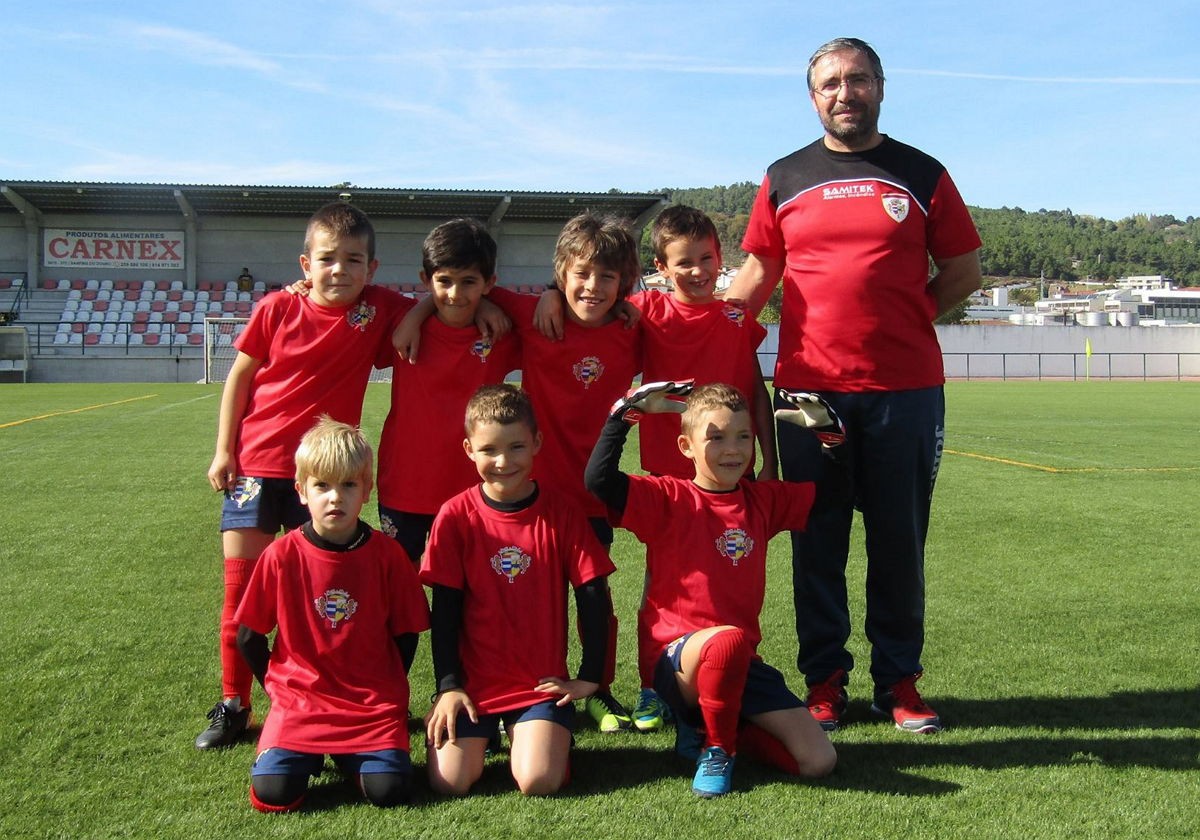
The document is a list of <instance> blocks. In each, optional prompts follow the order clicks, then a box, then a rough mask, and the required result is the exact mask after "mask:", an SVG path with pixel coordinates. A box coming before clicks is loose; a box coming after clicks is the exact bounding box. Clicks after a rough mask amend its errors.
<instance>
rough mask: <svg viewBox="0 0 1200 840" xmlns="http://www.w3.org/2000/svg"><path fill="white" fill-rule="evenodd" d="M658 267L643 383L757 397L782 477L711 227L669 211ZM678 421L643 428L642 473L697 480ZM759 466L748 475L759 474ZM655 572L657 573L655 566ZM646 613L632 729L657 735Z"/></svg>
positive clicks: (749, 324) (549, 317) (700, 218)
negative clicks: (720, 386)
mask: <svg viewBox="0 0 1200 840" xmlns="http://www.w3.org/2000/svg"><path fill="white" fill-rule="evenodd" d="M650 242H651V246H652V247H653V249H654V266H655V268H657V269H658V271H659V273H660V274H661V275H662V276H663V277H664V278H665V279H667V280H669V281H670V282H671V293H670V294H663V293H661V292H658V291H643V292H638V293H637V294H634V295H632V296H631V297H630V298H629V301H630V303H631V304H632V305H633V306H635V307H637V309H638V310H639V311H640V312H641V316H642V317H641V321H640V324H641V328H642V336H643V338H642V340H643V365H642V381H643V382H662V381H671V380H676V381H678V380H683V379H689V380H691V381H693V382H694V383H695V384H697V385H704V384H707V383H709V382H725V383H728V384H730V385H733V386H734V387H735V388H737V389H738V390H739V391H741V392H742V393H743V394H746V395H747V396H749V397H750V402H751V416H752V419H753V428H754V432H755V436H756V437H757V439H758V444H759V451H760V454H761V456H762V463H761V466H760V468H759V474H758V477H759V478H760V479H770V478H775V477H776V458H775V426H774V418H773V417H772V414H771V397H770V395H769V394H768V393H767V388H766V385H765V384H764V383H763V378H762V371H761V369H760V368H759V365H758V354H757V351H758V346H759V344H761V343H762V340H763V338H765V337H766V334H767V333H766V330H765V329H764V328H763V327H762V326H761V325H760V324H759V323H758V322H757V321H756V320H755V319H754V318H747V317H746V313H745V310H744V309H743V308H742V306H741V305H740V304H739V303H734V302H726V301H723V300H721V299H720V298H718V297H717V295H716V291H717V279H718V277H719V275H720V273H721V241H720V239H719V238H718V235H717V228H716V225H714V224H713V221H712V219H710V218H709V217H708V216H707V215H705V214H704V213H703V212H701V211H700V210H697V209H695V208H692V207H686V206H684V205H676V206H674V207H668V208H667V209H666V210H664V211H663V212H662V213H660V214H659V216H658V218H656V219H655V220H654V224H653V226H652V227H651V230H650ZM545 297H546V299H545V300H544V302H543V303H542V304H541V305H540V311H539V316H538V322H539V324H541V325H543V326H544V327H545V328H546V330H547V331H548V332H549V333H551V334H554V333H555V332H557V325H558V323H559V322H560V320H561V319H560V317H559V315H558V307H557V306H556V305H555V304H556V302H557V300H556V296H553V295H547V296H545ZM678 437H679V418H678V417H677V416H676V415H675V414H674V413H669V414H648V415H646V416H645V417H644V418H643V419H642V420H641V422H640V424H639V426H638V439H639V449H640V451H641V459H642V469H643V470H645V471H646V472H648V473H650V474H651V475H673V476H676V477H677V478H687V479H690V478H691V477H692V476H693V475H694V474H695V466H694V465H693V464H692V462H691V461H690V460H688V459H687V458H686V457H684V456H683V454H682V453H681V452H680V451H679V446H678V445H677V444H676V440H677V439H678ZM753 466H754V463H753V459H752V460H751V462H750V464H748V465H747V468H746V469H747V473H748V474H752V472H753ZM647 564H648V565H653V564H652V563H651V562H650V561H649V560H648V561H647ZM642 618H643V614H642V613H641V612H639V618H638V675H639V677H640V678H641V686H642V690H641V696H640V697H639V699H638V705H637V708H635V709H634V711H633V715H632V717H633V725H634V726H635V727H637V728H638V729H639V730H642V731H645V732H650V731H654V730H657V729H661V728H662V726H663V724H664V718H665V714H664V713H665V712H666V709H665V708H664V707H663V704H662V701H661V700H660V698H659V697H658V695H657V694H656V693H655V692H654V690H653V688H651V686H652V685H653V682H654V663H655V662H656V661H657V659H658V648H657V647H656V646H655V645H653V644H650V642H649V637H648V634H647V628H646V627H645V623H644V621H643V620H642Z"/></svg>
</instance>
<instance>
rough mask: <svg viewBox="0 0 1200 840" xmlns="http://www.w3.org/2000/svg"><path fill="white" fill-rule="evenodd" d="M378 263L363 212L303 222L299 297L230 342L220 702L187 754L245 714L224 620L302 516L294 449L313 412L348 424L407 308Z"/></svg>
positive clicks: (238, 727)
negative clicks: (383, 280) (268, 552)
mask: <svg viewBox="0 0 1200 840" xmlns="http://www.w3.org/2000/svg"><path fill="white" fill-rule="evenodd" d="M378 265H379V263H378V261H377V260H376V259H375V231H374V228H373V227H372V225H371V221H370V219H368V218H367V216H366V214H364V213H363V212H362V211H361V210H358V209H357V208H355V207H353V206H351V205H349V204H346V203H344V202H335V203H333V204H328V205H326V206H325V207H322V208H321V209H320V210H318V211H317V212H316V213H315V214H314V215H313V216H312V218H310V219H309V221H308V227H307V229H306V231H305V236H304V253H303V254H301V255H300V267H301V269H303V271H304V275H305V278H306V279H307V280H308V282H309V283H311V292H310V293H309V294H308V295H307V296H297V295H291V294H286V293H276V294H271V295H267V296H266V297H265V298H263V300H262V301H261V302H259V304H258V305H257V306H256V307H255V309H254V313H253V315H252V316H251V317H250V323H249V325H248V326H247V327H246V330H245V332H243V333H242V335H241V336H240V337H239V338H238V340H237V343H236V345H235V346H236V347H237V350H238V353H237V357H236V358H235V359H234V362H233V367H232V368H231V369H230V372H229V378H228V379H227V380H226V381H225V388H224V391H223V392H222V395H221V408H220V414H219V420H218V426H217V443H216V452H215V454H214V455H213V461H212V465H211V466H210V467H209V468H208V480H209V483H210V484H211V485H212V488H213V489H214V490H217V491H220V492H223V493H224V494H225V502H224V506H223V508H222V511H221V532H222V533H221V542H222V549H223V552H224V557H225V561H224V564H225V571H224V575H225V598H224V603H223V605H222V610H221V686H222V691H223V694H222V697H223V698H224V699H223V700H222V701H221V702H218V703H217V704H216V705H215V706H213V708H212V710H211V711H210V712H209V713H208V718H209V721H210V724H209V726H208V727H207V728H206V729H205V730H204V731H203V732H201V733H200V734H199V735H198V736H197V737H196V747H197V748H199V749H210V748H214V747H225V746H228V745H230V744H232V743H234V742H235V741H236V740H237V739H238V738H239V737H240V736H241V735H242V733H243V732H244V731H245V729H246V725H247V724H248V723H249V718H250V690H251V686H252V683H253V677H252V675H251V673H250V671H249V669H248V668H247V667H246V664H245V662H244V661H243V660H242V657H241V656H240V655H239V654H238V651H237V641H236V635H237V625H236V623H235V622H234V621H233V615H234V612H235V610H236V609H237V605H238V602H239V601H240V600H241V595H242V591H243V589H244V588H245V586H246V582H247V581H248V580H249V579H250V573H251V572H252V571H253V569H254V564H255V562H256V561H257V560H258V557H259V556H260V555H261V554H262V553H263V551H264V550H265V549H266V547H267V546H268V545H270V544H271V541H272V540H274V539H275V535H276V534H277V533H278V532H279V531H280V529H290V528H295V527H296V526H298V525H300V524H301V523H302V522H304V521H305V520H306V519H307V518H308V512H307V511H306V510H305V508H304V506H303V505H302V504H301V503H300V500H299V499H298V498H297V496H296V489H295V483H294V476H295V471H296V467H295V462H294V458H293V456H294V453H295V451H296V447H297V446H298V445H299V443H300V438H301V436H302V435H303V434H304V433H305V431H307V430H308V429H309V427H311V426H312V424H313V421H314V420H315V419H316V418H317V417H319V416H320V415H322V414H329V415H330V416H332V417H333V418H334V419H335V420H339V421H341V422H344V423H349V424H351V425H355V424H357V423H358V421H359V417H360V416H361V414H362V403H363V396H364V394H365V393H366V388H367V380H368V378H369V377H370V373H371V365H372V362H374V361H375V359H376V357H377V356H378V354H379V353H380V352H381V348H385V347H388V346H389V343H390V342H389V339H390V337H391V334H392V331H393V329H394V328H395V326H396V325H397V323H398V322H399V320H400V317H401V316H402V315H403V314H404V312H406V311H407V310H408V309H409V308H410V307H411V306H412V301H411V300H410V299H408V298H405V297H403V296H401V295H400V294H398V293H396V292H392V291H390V290H388V289H384V288H382V287H378V286H371V285H368V284H369V283H370V281H371V278H372V277H373V276H374V274H375V270H376V268H377V267H378Z"/></svg>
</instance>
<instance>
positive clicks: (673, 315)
mask: <svg viewBox="0 0 1200 840" xmlns="http://www.w3.org/2000/svg"><path fill="white" fill-rule="evenodd" d="M630 300H631V302H632V303H633V305H634V306H636V307H637V308H638V309H640V310H641V312H642V320H641V324H642V333H643V341H644V347H643V352H644V353H645V364H643V366H642V381H643V382H662V381H665V380H679V379H689V378H690V379H695V380H696V384H697V385H707V384H709V383H711V382H724V383H725V384H727V385H732V386H734V387H735V388H737V389H738V390H739V391H741V392H742V393H743V394H745V395H746V398H747V399H749V400H751V401H753V400H754V399H755V397H756V396H757V393H758V391H757V389H758V382H759V381H760V380H761V379H762V373H761V371H760V370H759V367H758V358H757V355H756V351H757V349H758V345H759V344H761V343H762V340H763V338H765V337H766V335H767V331H766V329H765V328H763V326H762V325H761V324H759V323H758V322H757V321H755V320H754V319H753V318H751V317H748V316H747V315H746V312H745V310H743V309H742V308H741V307H737V306H730V305H729V304H727V303H725V302H724V301H713V302H712V303H703V304H690V303H682V302H680V301H678V300H676V299H675V298H674V296H672V295H670V294H664V293H662V292H639V293H638V294H636V295H634V296H633V297H632V298H630ZM751 414H752V415H753V412H751ZM678 439H679V415H677V414H647V415H645V416H644V417H642V419H641V420H640V421H638V440H639V445H640V447H641V452H642V469H644V470H646V471H647V472H650V473H654V474H656V475H673V476H677V477H678V478H687V479H690V478H692V477H693V476H694V475H695V474H696V470H695V466H694V465H693V463H692V462H691V461H690V460H689V459H688V458H686V457H685V456H684V455H683V453H681V452H680V451H679V445H678V443H677V441H678ZM753 467H754V465H753V464H751V465H750V467H749V468H748V471H752V470H753Z"/></svg>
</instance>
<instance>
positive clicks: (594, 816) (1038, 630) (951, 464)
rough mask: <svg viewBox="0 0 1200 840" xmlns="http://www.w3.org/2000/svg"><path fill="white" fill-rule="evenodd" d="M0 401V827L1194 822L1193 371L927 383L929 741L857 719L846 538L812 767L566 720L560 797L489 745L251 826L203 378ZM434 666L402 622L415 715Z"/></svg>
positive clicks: (788, 616)
mask: <svg viewBox="0 0 1200 840" xmlns="http://www.w3.org/2000/svg"><path fill="white" fill-rule="evenodd" d="M0 394H2V395H3V399H0V457H2V459H3V463H4V464H5V466H6V467H7V470H6V474H7V477H8V482H7V489H6V490H5V492H4V494H3V500H4V504H3V507H2V508H0V525H2V527H3V538H2V541H0V569H3V571H4V579H5V583H6V586H7V591H8V593H9V595H8V607H7V608H6V609H5V610H4V611H3V613H2V614H0V637H2V638H3V640H4V642H3V645H2V646H0V664H2V667H3V673H4V674H5V675H6V677H7V703H6V704H5V705H6V709H5V713H4V715H3V716H2V717H0V780H2V783H0V835H3V836H5V837H39V838H40V837H63V838H68V837H69V838H85V837H86V838H116V837H181V838H189V840H196V838H209V837H212V838H233V839H235V840H236V838H249V837H259V836H270V837H273V838H287V837H310V836H313V837H316V836H320V837H339V838H353V837H381V836H391V837H439V838H441V837H466V836H472V837H538V838H543V837H568V836H569V837H618V838H625V837H628V838H638V840H645V838H649V837H655V836H678V837H685V836H686V837H695V836H718V837H720V836H724V837H755V838H760V837H791V836H803V837H838V838H855V837H863V838H867V837H870V838H877V837H904V836H909V837H936V838H958V837H963V838H968V837H970V838H975V837H979V838H990V837H997V838H998V837H1005V838H1011V837H1034V838H1041V837H1045V838H1059V837H1080V838H1090V837H1104V838H1108V837H1132V836H1141V835H1147V834H1148V835H1151V836H1155V837H1194V836H1196V825H1197V821H1198V818H1200V806H1198V802H1200V800H1198V798H1197V795H1196V792H1197V790H1200V737H1198V731H1200V691H1198V689H1197V676H1196V673H1197V672H1196V662H1197V651H1198V649H1200V610H1198V607H1200V584H1198V580H1200V575H1198V574H1197V572H1198V569H1200V567H1198V565H1197V560H1196V546H1197V535H1196V526H1195V521H1196V513H1195V508H1196V504H1195V498H1196V494H1195V488H1196V487H1197V486H1198V482H1200V447H1198V446H1197V442H1198V436H1200V386H1198V385H1196V384H1190V383H1124V382H1121V383H1109V382H1090V383H1084V382H1067V383H1051V382H1002V383H951V384H950V385H948V386H947V401H948V415H949V419H948V436H947V441H946V455H945V458H944V460H943V465H942V472H941V477H940V480H939V483H938V489H937V497H936V500H935V505H934V522H933V525H932V529H931V534H930V539H929V550H928V559H927V577H928V644H927V648H926V654H925V665H926V669H927V677H926V679H925V680H924V681H923V682H922V683H921V687H922V689H923V691H924V693H925V695H926V697H927V698H928V699H929V700H930V701H931V702H932V703H933V704H934V706H935V707H936V708H937V709H938V711H939V712H940V713H941V714H942V717H943V719H944V721H945V722H946V724H947V726H948V728H947V730H946V731H945V732H943V733H941V734H939V735H936V736H932V737H914V736H912V735H908V734H905V733H900V732H897V731H896V730H895V729H894V728H892V726H891V725H890V724H889V723H885V722H879V721H875V720H872V719H871V718H870V715H869V713H868V711H867V707H868V705H869V701H870V686H869V681H868V679H867V678H866V669H865V662H866V659H867V649H866V645H865V642H864V640H863V638H862V634H861V629H860V628H861V620H862V607H861V601H862V599H861V594H862V593H861V589H862V579H863V575H864V572H865V562H864V559H863V556H862V550H861V539H860V538H859V539H857V540H856V542H855V549H854V552H853V556H852V558H851V563H850V569H849V575H850V579H851V591H852V593H853V595H852V598H853V603H852V610H853V613H854V620H855V624H856V626H857V628H859V629H856V632H855V635H854V637H853V638H852V640H851V645H852V650H853V652H854V653H855V655H856V657H857V659H858V661H859V662H860V663H863V664H862V666H861V667H860V669H858V670H856V671H855V674H854V675H853V676H854V680H853V681H852V684H851V686H850V691H851V706H850V710H849V715H848V725H847V726H846V727H845V728H844V729H843V730H841V731H839V732H837V733H835V734H834V736H833V741H834V743H835V745H836V746H837V749H838V753H839V766H838V769H837V771H836V772H835V773H834V775H833V776H832V777H830V778H829V779H827V780H824V781H822V782H819V783H815V784H812V783H800V782H795V781H792V780H789V779H786V778H783V777H781V776H779V775H777V774H775V773H773V772H771V771H770V770H767V769H764V768H759V767H756V766H754V765H753V764H751V763H749V762H746V763H745V764H743V765H739V767H738V769H737V772H736V775H735V793H734V794H732V795H730V796H728V797H724V798H722V799H720V800H715V801H700V800H697V799H696V798H694V797H693V796H692V795H691V794H690V792H689V779H690V775H691V771H690V768H687V767H684V766H682V765H681V764H679V763H677V762H676V761H675V760H674V758H673V756H672V754H671V750H670V748H671V743H672V736H671V734H670V733H669V732H667V733H660V734H655V735H644V736H639V735H633V734H630V735H615V736H614V735H600V734H599V733H597V732H596V731H595V730H594V729H589V728H586V727H584V728H581V730H580V732H579V733H578V735H577V739H578V740H577V751H576V754H575V759H574V775H573V780H572V782H571V784H570V785H569V787H568V788H567V789H566V790H565V792H564V793H563V794H561V795H560V796H557V797H553V798H549V799H540V800H536V799H531V800H526V799H523V798H522V797H521V796H520V795H519V794H517V793H516V792H515V790H514V787H513V784H512V781H511V779H510V778H509V776H508V772H507V767H506V766H505V764H504V763H503V761H502V760H496V761H494V762H493V765H492V766H490V767H489V769H488V771H487V773H486V774H485V776H484V779H483V781H482V782H481V783H480V785H479V787H478V793H477V795H474V796H472V797H470V798H469V799H466V800H461V801H457V800H456V801H452V800H444V799H439V798H436V797H433V796H431V795H429V794H428V793H427V792H422V793H419V795H418V798H417V802H416V803H415V804H414V805H413V806H412V807H410V808H404V809H399V810H393V811H380V810H377V809H374V808H371V807H370V806H368V805H366V804H365V803H363V802H362V801H361V800H360V799H359V798H358V797H357V796H355V795H354V793H353V792H352V791H351V790H350V789H349V787H348V786H347V785H346V784H345V783H344V782H343V781H342V780H341V779H339V778H338V777H337V776H336V774H333V773H327V774H326V775H324V776H322V777H321V778H320V779H319V780H317V781H316V782H315V783H314V786H313V789H312V791H311V793H310V796H309V799H308V808H307V809H306V810H305V811H304V812H303V813H301V814H297V815H291V816H285V817H276V818H272V817H267V816H264V815H260V814H258V813H256V812H254V811H253V810H252V809H251V808H250V806H249V804H248V802H247V799H246V788H247V783H248V769H249V765H250V762H251V761H252V759H253V755H254V746H253V744H252V743H251V742H245V743H243V744H241V745H239V746H237V747H235V748H233V749H230V750H227V751H224V752H220V753H216V754H213V753H199V752H197V751H196V750H195V749H194V748H193V747H192V744H191V742H192V738H193V737H194V736H195V734H196V733H197V732H198V731H199V729H200V728H201V727H202V725H203V724H204V723H205V721H204V717H203V714H204V712H205V711H206V710H207V709H208V707H209V706H210V705H211V704H212V703H213V702H214V701H215V700H216V699H217V694H218V693H219V680H218V662H217V654H216V636H217V630H216V616H217V611H218V609H219V603H220V594H221V593H220V590H221V559H220V547H219V537H218V534H217V520H218V509H219V505H218V501H217V498H216V497H215V496H214V494H213V493H212V492H211V491H210V490H209V489H208V488H207V482H206V481H205V479H204V473H205V471H206V469H207V467H208V462H209V460H210V458H211V450H212V439H213V434H214V431H215V425H216V411H217V401H218V395H219V389H218V386H202V385H157V384H156V385H7V386H3V387H2V388H0ZM386 410H387V390H386V388H383V387H372V388H371V389H370V393H369V395H368V403H367V408H366V411H365V414H364V426H365V427H366V429H367V430H368V432H369V434H370V435H371V436H372V437H377V435H378V432H379V429H380V428H381V427H382V424H383V418H384V415H385V414H386ZM631 454H632V453H627V456H630V455H631ZM368 513H369V514H370V513H371V512H370V511H368ZM368 518H369V519H370V520H371V521H372V522H373V521H374V517H373V514H371V515H369V516H368ZM857 536H858V537H861V534H858V535H857ZM789 556H790V555H789V551H788V545H787V538H786V536H784V537H781V538H777V539H776V540H774V541H773V542H772V543H771V546H770V561H769V562H770V578H769V592H768V598H767V605H766V608H765V611H764V612H765V614H764V617H763V622H762V624H763V629H764V634H765V636H766V638H765V640H764V643H763V645H762V647H761V649H760V650H761V652H762V654H763V656H764V657H765V658H766V659H767V661H768V662H771V663H773V664H775V665H777V666H778V667H780V668H781V669H783V670H784V671H785V673H786V674H788V676H789V678H793V677H795V679H794V682H793V685H794V687H797V688H798V689H799V684H800V680H799V678H798V676H797V675H796V674H795V671H794V667H793V665H792V663H793V661H794V656H795V643H794V638H793V634H792V630H791V624H792V604H791V586H790V568H789ZM641 558H642V554H641V550H640V547H639V546H638V544H637V543H636V542H635V541H633V540H632V539H631V538H630V537H629V536H628V535H627V534H624V533H622V532H618V538H617V543H616V545H615V546H614V559H615V560H616V563H617V566H618V570H619V571H618V572H617V574H616V575H615V576H614V577H613V579H612V584H613V589H614V597H615V599H616V603H617V611H618V615H619V616H620V617H621V619H622V621H623V624H622V631H621V642H620V644H621V648H620V656H621V663H622V664H621V666H620V672H619V675H618V683H617V685H616V687H615V691H616V693H617V695H618V697H621V698H623V699H625V700H626V701H628V702H631V701H632V700H633V698H634V697H635V695H636V688H637V686H636V675H635V670H636V669H635V667H634V664H633V651H634V639H633V624H634V621H633V617H634V613H635V610H636V603H637V598H638V595H639V591H640V585H641V577H642V566H641V563H642V559H641ZM428 652H429V648H428V641H427V639H424V640H422V646H421V650H420V654H419V656H418V664H417V666H416V668H415V669H414V674H413V697H414V704H419V703H420V702H421V701H422V700H423V699H424V698H426V697H428V696H429V694H430V692H431V691H432V676H431V673H430V666H429V663H428ZM256 691H258V689H257V688H256ZM256 702H257V704H258V709H257V711H259V712H261V711H263V709H264V708H265V701H264V700H263V699H262V698H261V695H256ZM415 710H419V711H422V712H423V711H424V709H423V708H420V707H419V705H418V707H417V709H415ZM419 742H420V738H415V739H414V749H413V758H414V761H415V762H416V764H417V765H418V770H419V779H423V775H420V771H423V764H424V750H423V747H422V746H421V745H420V743H419ZM419 787H420V788H421V790H422V791H424V787H423V781H422V782H419Z"/></svg>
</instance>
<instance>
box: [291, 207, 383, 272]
mask: <svg viewBox="0 0 1200 840" xmlns="http://www.w3.org/2000/svg"><path fill="white" fill-rule="evenodd" d="M318 230H323V231H325V232H326V233H330V234H332V235H334V236H336V237H337V238H338V239H341V238H343V237H354V238H357V239H365V240H366V242H367V259H368V260H374V259H375V226H374V225H373V224H371V220H370V219H369V218H368V217H367V214H366V213H364V212H363V211H361V210H359V209H358V208H357V207H355V206H354V205H352V204H347V203H346V202H344V201H331V202H330V203H329V204H326V205H325V206H324V207H322V208H321V209H320V210H318V211H317V212H316V213H313V214H312V216H310V217H309V220H308V226H307V227H306V228H305V229H304V253H306V254H311V253H312V241H313V236H314V235H315V234H316V232H317V231H318Z"/></svg>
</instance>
